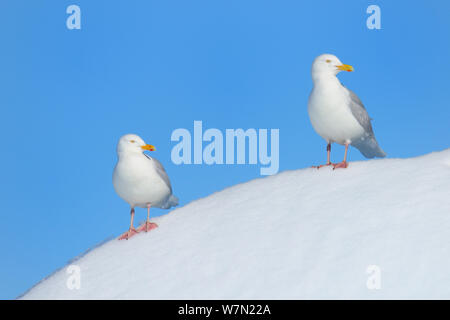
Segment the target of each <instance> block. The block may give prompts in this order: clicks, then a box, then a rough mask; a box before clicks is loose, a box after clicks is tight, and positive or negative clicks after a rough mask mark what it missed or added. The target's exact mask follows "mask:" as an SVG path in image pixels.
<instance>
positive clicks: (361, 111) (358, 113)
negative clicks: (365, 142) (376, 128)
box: [344, 87, 373, 136]
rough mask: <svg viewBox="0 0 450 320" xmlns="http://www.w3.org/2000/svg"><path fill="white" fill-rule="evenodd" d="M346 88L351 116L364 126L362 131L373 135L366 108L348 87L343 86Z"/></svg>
mask: <svg viewBox="0 0 450 320" xmlns="http://www.w3.org/2000/svg"><path fill="white" fill-rule="evenodd" d="M344 88H345V89H347V90H348V93H349V95H350V110H351V111H352V114H353V116H354V117H355V118H356V120H358V122H359V124H360V125H361V126H362V127H363V128H364V131H365V132H366V133H367V134H368V135H369V136H373V129H372V124H371V123H370V120H372V119H371V118H370V117H369V114H368V113H367V110H366V108H365V107H364V105H363V103H362V101H361V99H359V98H358V96H357V95H356V94H355V93H354V92H353V91H352V90H350V89H349V88H346V87H344Z"/></svg>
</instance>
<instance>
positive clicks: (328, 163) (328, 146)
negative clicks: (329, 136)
mask: <svg viewBox="0 0 450 320" xmlns="http://www.w3.org/2000/svg"><path fill="white" fill-rule="evenodd" d="M330 154H331V143H328V144H327V163H326V164H321V165H320V166H313V168H317V169H320V168H322V167H326V166H331V165H332V163H331V161H330Z"/></svg>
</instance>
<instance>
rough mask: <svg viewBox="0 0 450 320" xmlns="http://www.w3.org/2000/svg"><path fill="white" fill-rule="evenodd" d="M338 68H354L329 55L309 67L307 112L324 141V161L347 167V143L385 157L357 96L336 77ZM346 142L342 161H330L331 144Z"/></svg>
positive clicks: (367, 156)
mask: <svg viewBox="0 0 450 320" xmlns="http://www.w3.org/2000/svg"><path fill="white" fill-rule="evenodd" d="M341 71H353V67H352V66H350V65H347V64H343V63H342V62H341V61H340V60H339V59H338V58H337V57H336V56H334V55H332V54H322V55H320V56H318V57H317V58H316V59H315V60H314V62H313V64H312V69H311V76H312V80H313V82H314V87H313V89H312V91H311V94H310V96H309V100H308V113H309V118H310V120H311V124H312V126H313V127H314V130H316V132H317V133H318V134H319V135H320V136H321V137H322V138H323V139H325V141H326V142H327V163H326V164H325V165H321V166H317V168H320V167H322V166H329V165H332V166H333V168H334V169H335V168H347V166H348V163H347V152H348V146H349V145H352V146H354V147H355V148H357V149H358V150H359V151H361V153H362V154H363V155H364V156H365V157H366V158H374V157H385V156H386V153H384V151H383V150H381V148H380V146H379V145H378V142H377V140H376V139H375V135H374V133H373V129H372V124H371V123H370V121H371V118H370V117H369V114H368V113H367V111H366V108H365V107H364V105H363V104H362V102H361V100H360V99H359V98H358V96H357V95H356V94H355V93H354V92H353V91H351V90H350V89H347V88H346V87H344V86H343V85H342V84H341V83H340V82H339V80H338V78H337V77H336V75H337V74H338V73H339V72H341ZM333 142H336V143H339V144H342V145H345V155H344V160H343V161H342V162H340V163H336V164H333V163H331V161H330V153H331V144H332V143H333Z"/></svg>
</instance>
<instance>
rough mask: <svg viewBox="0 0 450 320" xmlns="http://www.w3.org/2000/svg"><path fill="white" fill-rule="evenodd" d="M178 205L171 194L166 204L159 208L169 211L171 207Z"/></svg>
mask: <svg viewBox="0 0 450 320" xmlns="http://www.w3.org/2000/svg"><path fill="white" fill-rule="evenodd" d="M177 205H178V198H177V197H175V196H174V195H173V194H171V195H170V197H169V199H167V201H166V203H165V204H164V205H163V206H162V207H161V208H162V209H170V208H171V207H176V206H177Z"/></svg>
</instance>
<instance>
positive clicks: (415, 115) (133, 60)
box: [0, 0, 450, 298]
mask: <svg viewBox="0 0 450 320" xmlns="http://www.w3.org/2000/svg"><path fill="white" fill-rule="evenodd" d="M70 4H77V5H79V6H80V7H81V10H82V29H81V30H68V29H67V28H66V18H67V16H68V15H67V14H66V8H67V6H68V5H70ZM370 4H377V5H379V6H380V7H381V13H382V15H381V19H382V22H381V24H382V30H369V29H367V28H366V19H367V17H368V14H366V8H367V7H368V5H370ZM449 38H450V2H448V1H420V2H419V1H379V0H373V1H363V0H359V1H356V0H355V1H310V2H306V1H297V0H292V1H264V0H227V1H223V0H215V1H211V0H188V1H185V0H183V1H181V0H180V1H174V0H171V1H144V0H142V1H129V0H127V1H100V0H96V1H87V0H83V1H82V0H71V1H66V0H58V1H57V0H54V1H44V0H40V1H22V0H14V1H13V0H8V1H6V0H3V1H1V4H0V41H1V43H2V45H1V50H0V108H1V116H0V133H1V135H0V136H1V157H0V168H1V171H0V177H1V180H0V181H1V183H0V195H1V201H0V225H1V227H2V228H1V232H0V259H1V263H0V298H14V297H16V296H17V295H19V294H20V293H22V292H24V291H25V290H26V289H28V288H29V287H30V286H32V285H33V284H35V283H36V282H37V281H39V280H40V279H42V278H43V277H45V276H46V275H48V274H50V273H51V272H52V271H54V270H55V269H57V268H58V267H61V266H64V265H65V263H67V261H68V260H70V259H71V258H73V257H74V256H76V255H78V254H80V253H82V252H83V251H85V250H86V249H88V248H90V247H92V246H94V245H96V244H98V243H99V242H101V241H103V240H104V239H106V238H108V237H111V236H117V235H118V234H120V233H121V232H123V231H125V230H126V228H127V227H128V224H129V208H128V205H127V204H126V203H125V202H124V201H122V200H121V199H120V198H119V197H118V196H117V195H116V194H115V192H114V189H113V187H112V183H111V175H112V170H113V167H114V165H115V162H116V153H115V148H116V143H117V139H118V138H119V137H120V136H121V135H122V134H125V133H130V132H133V133H137V134H139V135H141V136H142V137H143V138H144V139H145V140H146V141H147V142H148V143H151V144H154V145H155V146H156V147H157V152H155V153H152V155H153V156H155V157H157V158H158V159H160V160H161V162H162V163H163V164H164V166H165V167H166V169H167V171H168V173H169V175H170V177H171V180H172V185H173V187H174V191H175V194H176V195H177V196H178V197H179V198H180V200H181V205H185V204H187V203H189V202H190V201H192V200H194V199H198V198H200V197H205V196H207V195H209V194H211V193H213V192H215V191H218V190H222V189H223V188H226V187H228V186H232V185H234V184H237V183H240V182H244V181H248V180H250V179H254V178H258V177H259V165H241V166H238V165H234V166H233V165H222V166H219V165H216V166H207V165H197V166H196V165H190V166H189V165H184V166H183V165H182V166H176V165H174V164H173V163H172V162H171V160H170V151H171V148H172V147H173V146H174V145H175V143H173V142H171V141H170V135H171V133H172V131H173V130H174V129H176V128H187V129H189V130H192V127H193V121H194V120H202V121H203V124H204V127H205V129H206V128H218V129H220V130H223V131H224V130H225V129H226V128H244V129H247V128H257V129H258V128H279V129H280V171H283V170H290V169H298V168H304V167H307V166H310V165H313V164H319V163H323V161H324V160H325V156H326V154H325V143H324V141H323V140H322V139H321V138H320V137H319V136H318V135H317V134H316V133H315V132H314V130H313V129H312V127H311V125H310V123H309V119H308V115H307V110H306V104H307V98H308V94H309V92H310V90H311V86H312V84H311V79H310V65H311V62H312V60H313V59H314V57H315V56H317V55H319V54H321V53H334V54H336V55H337V56H338V57H339V58H340V59H341V60H342V61H343V62H344V63H348V64H351V65H353V66H354V67H355V72H353V73H345V74H344V73H341V74H340V76H339V77H340V79H341V81H342V82H343V83H344V84H345V85H346V86H348V87H349V88H351V89H353V91H355V92H356V93H357V94H358V95H359V96H360V98H361V99H362V101H363V102H364V103H365V105H366V107H367V109H368V110H369V113H370V115H371V117H372V118H374V119H375V120H374V122H373V125H374V129H375V133H376V136H377V139H378V141H379V142H380V144H381V146H382V148H383V149H384V150H385V151H386V152H387V154H388V157H391V158H394V157H400V158H406V157H412V156H417V155H421V154H425V153H428V152H431V151H436V150H442V149H445V148H448V147H449V141H450V139H449V138H450V136H449V119H450V104H449V99H450V90H449V74H450V42H449ZM342 155H343V147H341V146H335V147H334V149H333V154H332V157H333V160H335V161H337V160H340V159H341V157H342ZM350 159H351V160H362V159H363V157H362V156H361V155H360V154H359V152H358V151H357V150H355V149H352V150H351V151H350ZM268 196H270V195H268ZM164 213H166V211H163V210H160V209H155V210H153V214H154V215H161V214H164ZM211 214H214V212H211ZM274 214H276V213H274ZM144 217H145V210H143V209H138V212H137V220H138V221H139V220H143V219H144ZM218 249H220V248H218ZM124 263H126V261H124Z"/></svg>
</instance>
